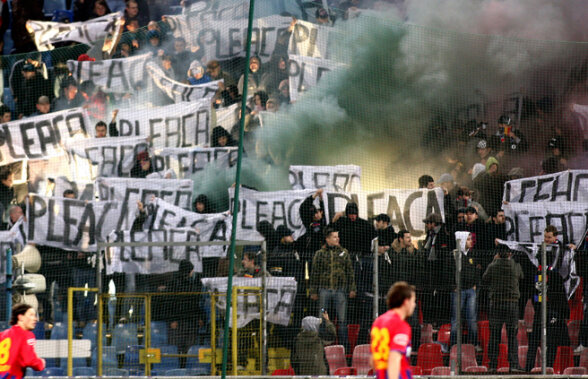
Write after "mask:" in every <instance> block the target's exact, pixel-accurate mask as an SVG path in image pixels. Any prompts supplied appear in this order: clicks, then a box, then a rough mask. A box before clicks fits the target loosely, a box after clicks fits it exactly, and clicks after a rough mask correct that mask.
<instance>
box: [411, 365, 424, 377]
mask: <svg viewBox="0 0 588 379" xmlns="http://www.w3.org/2000/svg"><path fill="white" fill-rule="evenodd" d="M410 370H411V371H412V374H413V375H423V369H422V368H420V366H410Z"/></svg>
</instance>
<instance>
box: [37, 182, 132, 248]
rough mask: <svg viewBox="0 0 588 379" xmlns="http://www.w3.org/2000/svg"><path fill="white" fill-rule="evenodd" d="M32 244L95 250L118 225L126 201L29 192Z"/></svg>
mask: <svg viewBox="0 0 588 379" xmlns="http://www.w3.org/2000/svg"><path fill="white" fill-rule="evenodd" d="M29 198H30V203H29V206H27V221H28V238H29V241H28V242H29V243H36V244H39V245H46V246H53V247H57V248H60V249H65V250H80V251H96V243H97V242H98V241H106V239H107V237H108V235H109V234H110V233H112V231H114V230H119V228H117V221H118V220H119V219H120V217H121V210H122V208H123V204H122V203H121V202H119V201H99V202H94V201H84V200H77V199H66V198H57V197H45V196H39V195H36V194H29Z"/></svg>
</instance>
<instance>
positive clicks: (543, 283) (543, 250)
mask: <svg viewBox="0 0 588 379" xmlns="http://www.w3.org/2000/svg"><path fill="white" fill-rule="evenodd" d="M546 247H547V245H546V244H545V242H543V243H542V244H541V292H540V293H539V301H540V302H541V375H545V372H546V367H547V277H546V275H547V252H546Z"/></svg>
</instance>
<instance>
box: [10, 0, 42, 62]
mask: <svg viewBox="0 0 588 379" xmlns="http://www.w3.org/2000/svg"><path fill="white" fill-rule="evenodd" d="M28 20H41V21H43V20H45V14H44V13H43V2H42V1H37V0H12V34H11V35H12V41H13V43H14V49H13V50H12V51H11V54H22V53H27V52H30V51H35V50H36V49H37V48H36V46H35V43H34V42H33V40H32V38H31V35H30V34H29V32H28V31H27V28H26V23H27V21H28Z"/></svg>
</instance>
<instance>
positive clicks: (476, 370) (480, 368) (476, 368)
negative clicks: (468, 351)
mask: <svg viewBox="0 0 588 379" xmlns="http://www.w3.org/2000/svg"><path fill="white" fill-rule="evenodd" d="M463 372H467V373H471V374H474V373H478V374H479V373H482V372H488V368H487V367H486V366H470V367H466V368H465V370H463Z"/></svg>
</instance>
